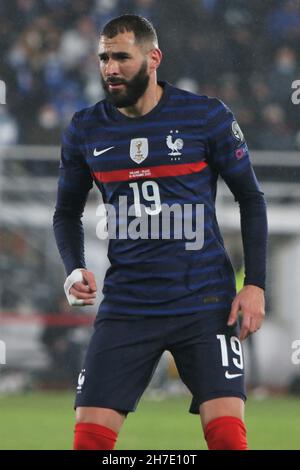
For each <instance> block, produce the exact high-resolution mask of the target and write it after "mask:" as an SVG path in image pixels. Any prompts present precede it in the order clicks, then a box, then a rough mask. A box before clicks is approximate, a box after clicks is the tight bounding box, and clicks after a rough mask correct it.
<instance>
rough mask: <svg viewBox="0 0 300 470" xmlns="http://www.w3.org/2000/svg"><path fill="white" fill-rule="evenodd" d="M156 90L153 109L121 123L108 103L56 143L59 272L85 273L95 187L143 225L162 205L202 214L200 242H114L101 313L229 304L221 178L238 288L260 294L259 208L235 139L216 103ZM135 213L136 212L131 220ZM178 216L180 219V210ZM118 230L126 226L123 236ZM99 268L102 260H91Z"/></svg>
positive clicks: (78, 116)
mask: <svg viewBox="0 0 300 470" xmlns="http://www.w3.org/2000/svg"><path fill="white" fill-rule="evenodd" d="M160 84H161V86H163V96H162V98H161V100H160V101H159V103H158V104H157V106H156V107H154V108H153V109H152V111H151V112H149V113H148V114H146V115H144V116H141V117H138V118H128V117H127V116H125V115H124V114H122V113H120V112H119V111H118V110H117V108H115V107H114V106H113V105H111V104H110V103H109V102H108V101H107V100H103V101H100V102H98V103H97V104H96V105H94V106H92V107H90V108H87V109H84V110H82V111H80V112H77V113H75V115H74V117H73V119H72V122H71V124H70V126H69V128H68V129H67V131H66V132H65V134H64V137H63V145H62V156H61V167H60V178H59V188H58V200H57V206H56V213H55V216H54V229H55V235H56V239H57V244H58V248H59V251H60V253H61V256H62V259H63V261H64V263H65V267H66V271H67V273H70V272H71V271H72V270H73V269H75V268H78V267H85V261H84V250H83V231H82V226H81V222H80V217H81V215H82V212H83V209H84V205H85V201H86V198H87V193H88V191H89V190H90V188H91V187H92V185H93V182H94V183H95V184H96V185H97V187H98V188H99V189H100V191H101V193H102V196H103V201H104V202H105V203H107V204H110V205H112V206H113V207H115V208H116V211H117V213H118V212H119V203H120V197H121V196H123V197H124V200H126V203H127V204H128V206H132V207H133V213H131V215H130V217H129V218H128V220H127V221H126V223H128V224H130V223H131V222H132V221H133V220H134V219H136V218H138V217H139V216H140V215H141V214H139V213H138V211H139V205H141V207H142V206H144V207H145V208H146V211H147V213H148V215H149V216H150V219H151V218H154V217H155V216H157V213H159V212H160V207H161V205H167V206H171V205H172V204H179V205H180V207H185V206H184V205H186V204H189V205H193V210H192V214H194V213H195V210H194V209H195V207H196V205H202V207H203V208H204V239H203V244H202V245H201V247H199V248H198V249H196V250H195V249H190V250H188V249H186V246H187V245H186V243H187V238H186V237H185V236H184V234H183V236H182V237H181V239H178V238H176V237H175V230H174V229H172V231H171V238H170V239H163V237H162V231H161V230H159V233H158V236H157V237H155V238H154V239H153V238H152V239H150V238H145V237H144V238H137V239H132V238H127V239H125V237H124V238H122V237H117V238H112V239H111V240H110V242H109V249H108V257H109V260H110V263H111V266H110V267H109V269H108V271H107V273H106V276H105V280H104V286H103V294H104V298H103V301H102V303H101V305H100V308H99V311H100V312H101V313H103V314H104V315H105V314H110V313H116V314H135V315H148V314H151V315H166V314H167V315H170V314H171V315H175V314H188V313H196V312H199V313H201V312H204V311H210V310H216V309H218V308H220V309H223V308H224V307H226V306H228V305H230V303H231V302H232V299H233V297H234V295H235V279H234V272H233V269H232V265H231V263H230V260H229V257H228V254H227V252H226V250H225V248H224V244H223V240H222V236H221V234H220V230H219V227H218V223H217V219H216V214H215V198H216V185H217V179H218V176H219V175H221V176H222V178H223V179H224V180H225V182H226V183H227V185H228V186H229V188H230V190H231V191H232V193H233V194H234V196H235V198H236V200H237V201H238V202H239V204H240V212H241V229H242V237H243V244H244V252H245V271H246V278H245V283H246V284H254V285H257V286H260V287H262V288H264V282H265V257H266V232H267V229H266V209H265V203H264V198H263V193H262V192H261V191H260V189H259V187H258V183H257V180H256V178H255V175H254V173H253V169H252V167H251V163H250V160H249V154H248V149H247V145H246V143H245V140H244V137H243V134H242V132H241V130H240V128H239V126H238V124H237V122H236V120H235V118H234V116H233V114H232V112H231V111H230V110H229V108H228V107H227V106H226V105H224V104H223V103H222V102H221V101H220V100H218V99H216V98H209V97H207V96H198V95H195V94H193V93H189V92H187V91H183V90H180V89H178V88H175V87H173V86H171V85H169V84H168V83H165V82H160ZM134 211H136V213H134ZM183 213H184V211H183ZM123 228H124V227H123ZM99 262H101V260H99Z"/></svg>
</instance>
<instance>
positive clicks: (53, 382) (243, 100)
mask: <svg viewBox="0 0 300 470" xmlns="http://www.w3.org/2000/svg"><path fill="white" fill-rule="evenodd" d="M126 12H134V13H136V14H141V15H143V16H146V17H147V18H149V19H150V20H152V21H153V23H154V25H155V27H156V28H157V30H158V34H159V38H160V47H161V49H162V50H163V52H164V54H165V55H164V60H163V63H162V66H161V69H160V71H159V78H161V79H166V80H168V81H169V82H171V83H173V84H176V85H178V86H180V87H182V88H185V89H188V90H191V91H194V92H197V93H200V94H208V95H211V96H218V97H220V98H221V99H223V100H224V101H225V102H226V103H227V104H228V105H229V106H230V107H231V108H232V109H233V111H234V113H235V114H236V117H237V119H238V121H239V124H240V126H241V127H242V129H243V131H244V134H245V136H246V139H247V141H248V144H249V147H250V150H251V154H252V160H253V164H254V167H255V170H256V173H257V175H258V177H259V180H260V182H261V186H262V188H263V191H264V193H265V195H266V199H267V202H268V213H269V228H270V241H269V254H268V285H267V291H266V296H267V309H266V310H267V315H266V321H265V324H264V327H263V329H262V330H261V331H260V332H259V333H257V334H256V335H255V336H254V337H251V340H250V341H249V340H247V341H246V342H245V356H246V364H247V369H248V374H247V377H248V388H249V390H250V397H253V398H252V401H251V400H250V403H249V411H248V415H247V416H248V419H249V422H250V427H249V430H250V443H251V442H253V447H255V448H277V449H282V448H300V442H299V444H297V441H296V440H295V441H293V440H292V441H291V440H290V438H287V437H286V439H285V436H286V435H287V434H289V431H291V432H293V429H294V428H295V429H296V428H297V426H296V423H297V422H296V419H297V410H298V415H299V402H300V400H299V398H298V396H299V394H300V363H299V364H298V363H297V362H300V360H299V361H298V358H299V356H300V355H297V351H296V350H293V343H294V342H295V341H296V340H299V343H298V344H299V345H300V315H299V307H300V289H299V285H300V230H299V228H300V217H299V208H300V155H299V149H300V104H299V105H298V106H297V105H296V104H293V102H292V99H291V96H292V93H293V89H292V83H293V82H294V81H295V80H297V79H300V56H299V40H300V1H299V0H294V1H290V0H288V1H282V0H265V1H263V2H262V1H259V0H252V1H251V2H247V1H242V0H185V1H179V0H160V1H159V0H10V1H0V30H1V33H2V34H1V42H0V57H1V58H0V80H1V81H2V85H3V83H5V85H6V103H5V104H0V277H1V282H0V341H3V342H5V345H6V364H2V365H1V364H0V409H1V415H2V416H3V417H4V421H3V424H2V425H1V426H0V435H1V437H0V448H2V449H3V448H15V449H18V448H67V447H68V443H67V441H66V435H67V434H65V430H66V429H68V433H71V428H72V416H71V415H72V395H71V394H70V393H69V394H68V390H73V388H74V382H75V381H76V379H77V374H78V371H79V369H80V364H81V360H82V355H83V352H84V350H85V346H86V343H87V340H88V338H89V335H90V333H91V328H92V323H93V318H94V311H93V310H92V309H85V311H83V310H76V309H73V310H72V309H70V308H69V307H68V305H67V303H66V301H65V298H64V293H63V287H62V286H63V282H64V279H65V274H64V271H63V267H62V263H61V261H60V259H59V256H58V253H57V250H56V247H55V244H54V240H53V235H52V215H53V210H54V204H55V193H56V180H57V170H58V163H59V143H60V135H61V131H62V129H63V128H64V126H65V125H66V124H67V123H68V122H69V120H70V117H71V115H72V114H73V113H74V112H75V111H76V110H78V109H80V108H82V107H85V106H89V105H90V104H93V103H95V102H96V101H99V100H100V99H101V98H102V90H101V86H100V81H99V71H98V59H97V54H96V52H97V43H98V34H99V31H100V29H101V27H102V26H103V25H104V23H105V22H106V21H107V20H109V19H110V18H112V17H114V16H117V15H119V14H122V13H126ZM2 89H3V86H2ZM2 102H3V103H4V100H2ZM99 202H100V201H99V196H98V194H97V193H96V192H92V193H91V195H90V198H89V202H88V206H87V210H86V213H85V216H84V224H85V230H86V256H87V263H88V266H89V268H90V269H91V270H94V271H95V272H96V273H97V277H98V285H101V279H102V277H103V275H104V272H105V269H106V267H107V263H108V262H107V259H106V255H105V252H106V245H105V242H103V241H100V240H99V239H98V238H97V237H96V225H97V222H98V218H97V216H96V208H97V205H98V204H99ZM218 217H219V222H220V226H221V228H222V231H223V235H224V239H225V243H226V245H227V248H228V250H229V252H230V254H231V258H232V261H233V264H234V267H235V269H236V273H237V283H238V285H240V282H241V277H242V272H243V259H242V245H241V240H240V231H239V213H238V207H237V205H236V204H235V203H234V201H233V197H232V195H231V194H230V193H229V191H228V190H227V189H226V188H225V187H224V185H223V184H220V185H219V195H218ZM100 299H101V294H100V295H99V299H98V300H100ZM1 344H2V345H3V344H4V343H1ZM295 345H297V343H294V346H295ZM293 352H294V356H295V360H294V363H293V361H292V354H293ZM0 362H1V361H0ZM251 391H252V393H251ZM49 393H50V395H49ZM186 393H187V392H186V390H185V388H184V387H183V386H182V385H181V383H180V382H179V381H178V377H177V373H176V370H175V369H174V365H173V362H172V358H171V357H170V356H168V355H167V354H166V355H164V356H163V358H162V361H161V363H160V365H159V368H158V371H157V373H156V375H155V376H154V378H153V381H152V383H151V386H150V388H149V391H148V394H147V395H146V398H147V400H148V401H147V403H145V404H143V405H142V406H143V407H146V408H147V407H148V408H149V406H150V404H152V405H153V408H151V410H152V411H151V412H149V419H150V422H149V421H146V417H147V416H148V415H147V413H146V411H145V421H143V423H144V428H143V427H142V421H137V422H140V431H139V433H137V435H135V434H136V433H134V430H132V434H130V424H129V425H128V427H129V430H128V436H129V437H128V438H127V439H128V441H123V444H122V441H121V444H120V446H121V447H120V448H122V445H124V447H127V448H128V447H129V448H142V447H144V448H155V445H157V444H156V441H155V436H154V434H155V433H154V427H155V420H154V419H152V421H151V413H153V412H154V411H155V410H156V412H157V414H158V415H159V416H160V417H164V418H163V419H162V422H163V423H166V431H165V432H166V436H168V437H169V441H168V442H169V444H167V443H166V444H165V447H164V448H167V446H169V447H168V448H172V443H173V448H197V442H198V429H199V424H198V421H197V426H196V424H195V423H196V422H195V418H192V419H194V421H191V422H192V423H194V424H192V426H194V428H193V429H194V431H189V429H191V428H189V424H188V423H190V421H186V416H187V413H186V408H187V400H188V399H187V397H188V395H186ZM36 394H37V395H36ZM278 394H281V396H282V397H283V398H280V399H279V398H274V396H275V397H277V396H278ZM291 394H294V395H295V398H293V399H292V398H291ZM181 395H182V396H183V397H181ZM170 397H171V398H170ZM254 398H259V399H260V400H261V401H259V402H256V401H253V400H254ZM154 400H162V401H161V402H159V403H156V404H155V403H154ZM149 403H150V404H149ZM172 403H173V405H172ZM177 405H178V406H177ZM182 405H183V407H182ZM55 406H57V407H58V410H59V413H57V416H56V414H55V412H54V408H55ZM155 407H158V408H155ZM179 407H180V413H181V414H178V415H177V414H176V413H178V408H179ZM183 408H184V409H183ZM49 409H50V410H52V412H50V413H49ZM26 410H27V412H26ZM29 410H30V412H29ZM153 410H154V411H153ZM47 412H48V414H47ZM60 413H62V414H61V417H60V420H59V419H58V415H59V414H60ZM64 413H65V414H64ZM139 414H140V413H139ZM141 414H142V410H141ZM175 416H179V418H178V419H179V420H180V422H181V423H186V435H187V436H189V432H194V433H195V434H194V444H189V443H190V442H191V441H190V440H186V441H181V442H178V443H177V440H178V436H177V440H176V435H175V433H174V438H173V437H172V434H171V431H170V434H168V431H167V429H170V430H171V428H172V429H174V430H176V426H175V428H174V426H173V424H172V423H173V422H175V419H174V417H175ZM275 416H277V418H278V417H279V421H277V424H278V432H277V435H276V437H275V438H274V440H272V432H273V433H274V432H275V429H276V426H275V421H274V417H275ZM11 417H12V419H16V421H15V422H17V423H18V429H19V431H18V433H17V434H15V427H14V429H13V428H12V427H10V424H9V423H10V422H11ZM23 417H24V419H23ZM54 418H55V419H54ZM56 418H57V419H56ZM63 418H65V420H64V422H63V421H62V419H63ZM256 418H257V420H256ZM31 419H32V423H33V427H34V426H36V425H37V424H38V423H39V425H41V424H42V425H43V426H44V428H43V429H45V430H46V431H48V433H49V436H48V437H47V438H45V439H44V441H43V442H42V441H40V440H39V436H38V435H37V434H38V433H33V434H32V435H30V433H29V428H28V427H24V424H23V425H22V423H24V421H25V420H27V421H30V420H31ZM135 419H140V420H141V418H135ZM47 420H48V421H47ZM251 420H252V421H251ZM132 421H133V420H132V419H131V422H132ZM47 423H48V424H47ZM66 423H68V426H66ZM152 425H153V427H152V428H151V426H152ZM22 426H23V427H22ZM47 426H48V427H47ZM51 426H52V427H51ZM168 426H169V427H168ZM251 426H252V427H251ZM196 427H197V431H196ZM59 429H60V431H59ZM62 429H64V432H63V433H62ZM146 429H147V433H146ZM151 429H152V431H151ZM285 430H286V431H285ZM144 432H145V433H146V434H145V440H144V441H143V440H141V441H138V439H137V436H140V435H142V434H143V433H144ZM151 432H152V434H151ZM178 432H179V431H178ZM59 433H61V439H60V434H59ZM251 433H252V434H251ZM177 434H178V433H177ZM182 434H184V433H181V435H182ZM267 434H268V436H270V438H268V439H269V440H268V439H266V435H267ZM124 435H125V433H124ZM199 435H200V434H199ZM70 436H71V434H70ZM134 436H135V437H134ZM146 436H147V439H148V440H147V439H146ZM151 436H152V437H153V438H154V440H151ZM196 436H197V439H196ZM54 437H55V438H56V440H55V439H54V440H52V438H54ZM131 437H132V440H130V439H131ZM70 439H71V437H70ZM251 439H253V440H252V441H251ZM166 442H167V441H166ZM291 442H292V443H291ZM147 445H148V447H146V446H147ZM180 445H181V446H182V447H180ZM189 445H192V446H193V445H194V446H195V447H188V446H189ZM297 445H298V447H297ZM47 446H48V447H47ZM64 446H65V447H64ZM130 446H132V447H130ZM176 446H177V447H176ZM178 446H179V447H178ZM288 446H292V447H288ZM124 447H123V448H124Z"/></svg>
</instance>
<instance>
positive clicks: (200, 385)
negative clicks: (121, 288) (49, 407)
mask: <svg viewBox="0 0 300 470" xmlns="http://www.w3.org/2000/svg"><path fill="white" fill-rule="evenodd" d="M228 315H229V311H228V310H226V311H220V312H209V313H205V314H202V313H201V314H190V315H180V316H178V315H177V316H161V317H157V316H155V317H145V316H129V315H124V316H121V315H116V316H112V317H111V318H109V319H108V318H105V319H104V318H103V319H101V317H97V318H96V322H95V331H94V333H93V335H92V338H91V341H90V344H89V347H88V350H87V354H86V359H85V363H84V366H83V369H82V371H81V373H80V374H79V378H78V385H77V394H76V402H75V407H78V406H95V407H103V408H111V409H114V410H117V411H119V412H122V413H124V414H127V413H128V412H130V411H135V409H136V407H137V404H138V402H139V400H140V398H141V396H142V394H143V392H144V390H145V389H146V387H147V385H148V384H149V382H150V380H151V378H152V375H153V373H154V371H155V368H156V366H157V364H158V361H159V359H160V357H161V355H162V353H163V352H164V351H165V350H169V351H170V352H171V354H172V355H173V357H174V360H175V363H176V366H177V369H178V372H179V375H180V377H181V379H182V380H183V382H184V383H185V385H186V386H187V387H188V389H189V390H190V391H191V393H192V395H193V399H192V403H191V406H190V412H191V413H199V405H200V404H201V403H203V402H205V401H207V400H211V399H213V398H220V397H240V398H242V399H243V400H245V399H246V394H245V387H244V365H243V356H242V349H241V344H240V341H239V339H238V333H239V331H238V325H234V326H231V327H228V326H227V324H226V323H227V319H228Z"/></svg>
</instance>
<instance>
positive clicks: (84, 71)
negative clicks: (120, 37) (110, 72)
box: [0, 0, 300, 150]
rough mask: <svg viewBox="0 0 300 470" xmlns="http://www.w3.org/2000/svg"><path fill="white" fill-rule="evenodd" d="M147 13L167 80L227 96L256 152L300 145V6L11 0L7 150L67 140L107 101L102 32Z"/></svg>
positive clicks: (4, 13) (203, 0)
mask: <svg viewBox="0 0 300 470" xmlns="http://www.w3.org/2000/svg"><path fill="white" fill-rule="evenodd" d="M126 12H134V13H136V14H141V15H143V16H146V17H147V18H149V19H150V20H152V21H153V23H154V25H155V27H156V28H157V29H158V31H159V34H160V38H161V43H160V47H161V49H162V50H163V51H165V52H166V55H165V57H166V58H165V60H164V61H163V63H162V66H161V69H160V73H159V78H163V79H167V80H168V81H169V82H171V83H173V84H177V85H178V86H181V87H183V88H186V89H189V90H191V91H196V92H198V93H200V94H208V95H214V96H218V97H220V98H222V99H223V100H224V101H225V102H226V103H227V104H228V105H229V106H230V107H231V108H232V109H233V111H234V112H235V114H236V116H237V118H238V120H239V123H240V125H241V127H242V128H243V130H244V132H245V134H246V137H247V141H248V143H249V146H250V148H252V149H267V150H297V149H299V148H300V119H299V107H298V106H295V105H294V104H293V103H292V101H291V95H292V92H293V90H292V88H291V85H292V82H293V81H294V80H296V79H299V78H300V74H299V71H300V58H299V53H298V50H299V48H298V47H297V44H299V39H300V0H284V1H283V0H265V1H264V2H261V1H260V0H252V1H251V2H245V1H242V0H185V1H184V2H183V1H181V0H163V1H161V0H10V1H9V2H1V3H0V29H1V32H2V39H1V42H0V54H1V60H0V79H1V80H4V81H5V83H6V85H7V105H6V106H0V126H1V129H2V130H1V133H0V144H13V143H20V144H59V141H60V135H61V130H62V128H63V127H64V126H65V125H66V124H67V123H68V121H69V119H70V117H71V115H72V114H73V112H74V111H76V110H78V109H80V108H82V107H85V106H89V105H90V104H92V103H94V102H96V101H99V100H100V99H101V98H102V96H103V95H102V90H101V85H100V80H99V70H98V59H97V43H98V35H99V31H100V29H101V27H102V26H103V25H104V23H105V22H106V21H107V20H108V19H110V18H111V17H114V16H117V15H118V14H123V13H126Z"/></svg>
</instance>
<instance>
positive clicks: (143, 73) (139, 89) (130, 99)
mask: <svg viewBox="0 0 300 470" xmlns="http://www.w3.org/2000/svg"><path fill="white" fill-rule="evenodd" d="M149 78H150V77H149V75H148V74H147V62H146V60H145V61H144V62H143V64H142V65H141V68H140V70H139V71H138V72H137V74H136V75H135V76H134V77H133V78H132V79H131V80H128V81H127V80H123V79H120V78H118V77H114V76H112V77H110V78H109V79H108V81H107V82H106V81H105V80H104V79H103V77H102V76H101V82H102V86H103V89H104V92H105V96H106V98H107V100H108V101H110V103H112V104H113V105H114V106H116V107H117V108H126V107H127V106H133V105H135V104H136V102H137V101H138V100H139V98H140V97H141V96H143V94H144V93H145V91H146V89H147V87H148V83H149ZM110 83H111V84H116V83H118V84H119V83H122V84H124V89H122V90H112V91H110V90H109V84H110Z"/></svg>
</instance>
